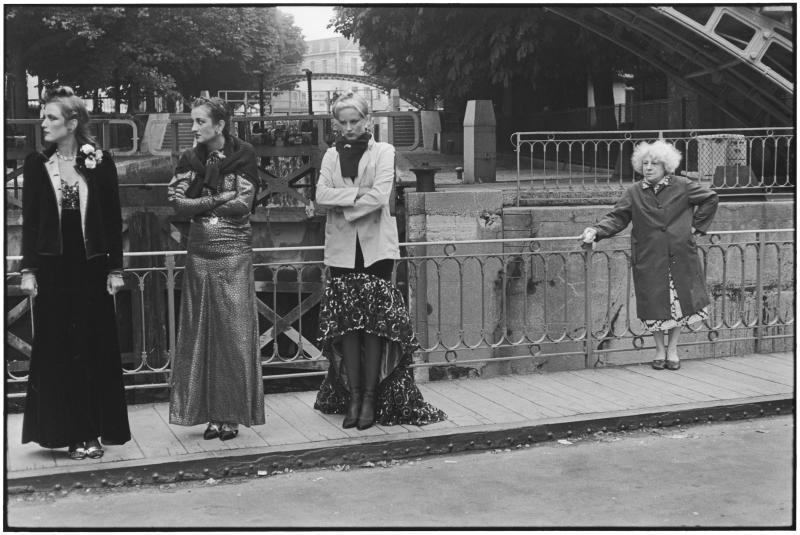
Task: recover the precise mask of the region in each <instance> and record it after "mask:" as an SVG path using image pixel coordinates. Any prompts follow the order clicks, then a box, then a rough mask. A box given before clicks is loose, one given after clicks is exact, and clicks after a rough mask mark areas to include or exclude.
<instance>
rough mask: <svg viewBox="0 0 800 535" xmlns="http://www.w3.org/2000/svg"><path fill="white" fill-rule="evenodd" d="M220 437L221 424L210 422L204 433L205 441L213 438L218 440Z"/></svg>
mask: <svg viewBox="0 0 800 535" xmlns="http://www.w3.org/2000/svg"><path fill="white" fill-rule="evenodd" d="M218 436H219V424H217V423H214V422H209V423H208V427H206V430H205V431H204V432H203V438H204V439H205V440H211V439H212V438H217V437H218Z"/></svg>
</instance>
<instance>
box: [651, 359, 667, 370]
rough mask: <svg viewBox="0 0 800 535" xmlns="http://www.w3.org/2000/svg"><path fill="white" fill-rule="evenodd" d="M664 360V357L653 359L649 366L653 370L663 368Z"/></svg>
mask: <svg viewBox="0 0 800 535" xmlns="http://www.w3.org/2000/svg"><path fill="white" fill-rule="evenodd" d="M666 362H667V361H666V359H655V360H654V361H653V362H651V363H650V366H652V367H653V369H654V370H663V369H664V367H665V366H666Z"/></svg>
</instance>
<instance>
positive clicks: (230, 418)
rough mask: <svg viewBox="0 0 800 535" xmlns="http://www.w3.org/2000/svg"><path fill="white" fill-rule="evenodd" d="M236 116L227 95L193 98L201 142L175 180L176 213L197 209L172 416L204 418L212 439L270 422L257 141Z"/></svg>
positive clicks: (191, 421)
mask: <svg viewBox="0 0 800 535" xmlns="http://www.w3.org/2000/svg"><path fill="white" fill-rule="evenodd" d="M229 124H230V115H229V113H228V107H227V103H226V102H225V101H223V100H222V99H219V98H213V99H202V98H201V99H198V100H196V101H195V102H194V104H193V109H192V132H193V133H194V135H195V140H196V142H197V144H196V146H195V147H194V148H192V149H189V150H187V151H185V152H184V153H183V154H182V155H181V158H180V161H179V162H178V166H177V168H176V170H175V176H174V177H173V179H172V181H171V182H170V185H169V200H170V203H171V204H172V205H173V206H174V208H175V210H176V213H177V214H178V215H180V216H187V217H191V225H190V227H189V239H188V255H187V258H186V268H185V270H184V272H183V286H182V292H181V309H180V323H179V328H178V341H177V347H176V351H175V359H174V361H173V363H172V380H171V387H172V389H171V393H170V410H169V421H170V423H172V424H177V425H187V426H190V425H197V424H203V423H207V427H206V430H205V432H204V434H203V437H204V438H205V439H207V440H209V439H213V438H220V439H221V440H228V439H232V438H234V437H236V436H237V434H238V433H239V427H238V426H239V424H242V425H245V426H248V427H249V426H252V425H260V424H263V423H264V389H263V383H262V373H261V358H260V352H259V344H258V321H257V315H256V301H255V285H254V282H253V254H252V231H251V228H250V211H251V208H252V206H253V201H254V198H255V195H256V187H257V184H258V175H257V173H258V170H257V168H256V156H255V152H254V151H253V147H252V145H250V144H248V143H245V142H244V141H242V140H240V139H238V138H235V137H233V136H231V135H230V134H229V133H228V126H229Z"/></svg>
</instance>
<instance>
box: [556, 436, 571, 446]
mask: <svg viewBox="0 0 800 535" xmlns="http://www.w3.org/2000/svg"><path fill="white" fill-rule="evenodd" d="M558 443H559V444H563V445H565V446H571V445H572V442H570V441H569V440H567V439H564V438H560V439H558Z"/></svg>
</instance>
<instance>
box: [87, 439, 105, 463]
mask: <svg viewBox="0 0 800 535" xmlns="http://www.w3.org/2000/svg"><path fill="white" fill-rule="evenodd" d="M104 453H105V452H104V451H103V447H102V446H101V445H100V442H98V441H97V440H90V441H89V442H87V443H86V456H87V457H89V458H90V459H99V458H100V457H102V456H103V454H104Z"/></svg>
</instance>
